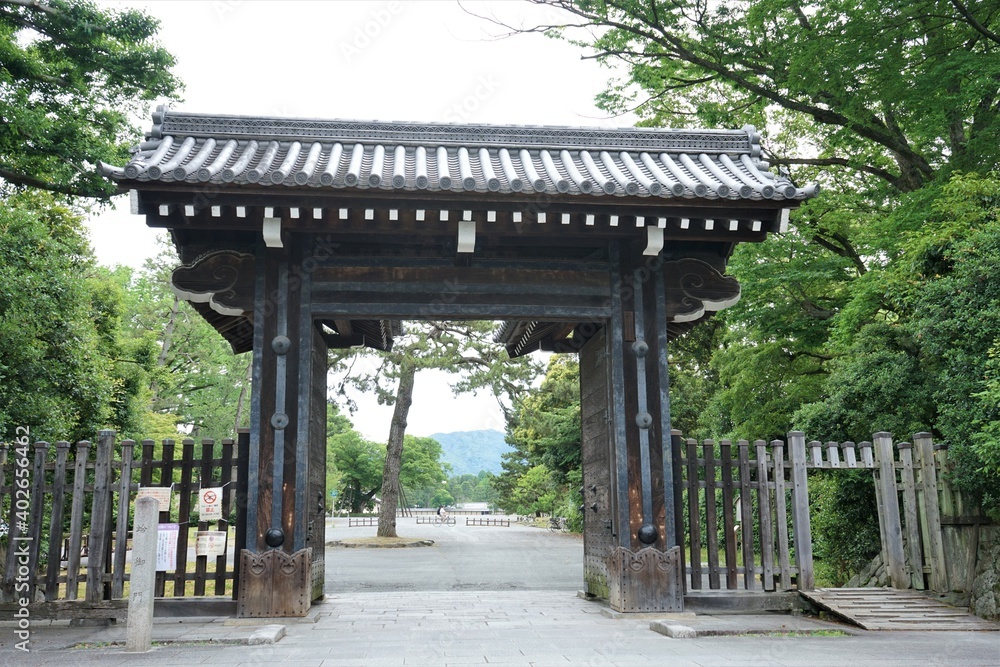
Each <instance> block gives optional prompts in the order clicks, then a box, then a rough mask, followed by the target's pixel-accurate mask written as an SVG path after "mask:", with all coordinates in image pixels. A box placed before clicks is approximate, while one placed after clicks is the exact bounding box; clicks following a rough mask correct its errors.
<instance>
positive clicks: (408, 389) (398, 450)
mask: <svg viewBox="0 0 1000 667" xmlns="http://www.w3.org/2000/svg"><path fill="white" fill-rule="evenodd" d="M416 374H417V369H416V366H414V365H413V362H412V361H410V360H409V359H405V358H404V359H403V361H402V363H401V364H400V367H399V386H397V387H396V407H395V409H394V410H393V411H392V424H391V425H390V426H389V443H388V445H387V446H386V448H385V467H384V468H383V469H382V507H381V509H380V510H379V513H378V533H377V534H378V536H379V537H396V508H397V507H398V505H399V469H400V467H401V466H402V460H403V434H405V433H406V415H407V414H408V413H409V412H410V405H411V404H412V403H413V380H414V378H415V376H416Z"/></svg>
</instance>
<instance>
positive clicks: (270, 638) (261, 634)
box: [247, 625, 285, 646]
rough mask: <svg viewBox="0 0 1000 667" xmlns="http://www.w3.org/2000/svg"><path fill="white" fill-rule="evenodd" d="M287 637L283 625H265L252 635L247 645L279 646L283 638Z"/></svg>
mask: <svg viewBox="0 0 1000 667" xmlns="http://www.w3.org/2000/svg"><path fill="white" fill-rule="evenodd" d="M284 636H285V626H283V625H265V626H264V627H262V628H259V629H258V630H256V631H255V632H254V633H252V634H251V635H250V637H249V639H247V644H249V645H250V646H259V645H261V644H277V643H278V641H280V640H281V638H282V637H284Z"/></svg>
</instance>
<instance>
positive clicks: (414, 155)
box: [101, 107, 817, 201]
mask: <svg viewBox="0 0 1000 667" xmlns="http://www.w3.org/2000/svg"><path fill="white" fill-rule="evenodd" d="M153 122H154V125H153V128H152V130H151V131H150V134H149V137H148V138H147V140H146V141H144V142H142V143H141V144H140V145H139V146H137V147H136V150H135V153H134V154H133V157H132V159H131V160H130V161H129V162H128V164H126V165H125V166H124V168H119V167H114V166H111V165H104V164H102V165H101V170H102V172H103V173H104V174H105V175H106V176H108V177H110V178H112V179H115V180H118V181H129V180H131V181H139V182H148V181H159V182H164V183H167V182H187V183H198V182H202V183H204V182H212V183H220V184H222V183H233V184H245V183H254V184H257V185H260V186H285V187H295V186H300V187H301V186H312V187H317V188H353V189H359V190H364V189H382V190H404V191H405V190H410V191H412V190H428V191H432V192H433V191H453V192H459V191H470V192H472V191H475V192H496V193H510V192H524V191H529V192H530V191H536V192H545V193H550V194H569V195H580V196H584V195H586V196H598V197H603V196H609V195H610V196H616V197H624V196H640V197H650V196H651V197H658V198H674V197H682V198H701V199H724V200H734V201H735V200H741V199H751V200H763V199H770V200H777V201H781V200H786V199H793V200H801V199H806V198H808V197H811V196H813V195H815V194H816V192H817V186H815V185H811V186H808V187H805V188H797V187H795V186H794V185H793V184H792V183H791V182H790V181H788V179H786V178H784V177H783V176H776V175H774V174H772V173H770V172H769V171H768V169H767V165H766V164H765V163H763V162H761V161H760V137H759V135H758V134H757V132H756V131H755V130H754V129H753V128H752V127H750V126H747V127H744V128H743V129H741V130H734V131H719V130H698V131H695V130H656V129H645V128H627V129H621V130H604V129H597V128H569V127H528V126H489V125H446V124H426V123H403V122H375V121H371V122H360V121H344V120H311V119H294V118H267V117H244V116H216V115H204V114H193V113H182V112H176V111H169V110H165V109H163V108H162V107H161V108H160V109H158V110H157V111H156V112H154V113H153Z"/></svg>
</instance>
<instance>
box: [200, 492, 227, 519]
mask: <svg viewBox="0 0 1000 667" xmlns="http://www.w3.org/2000/svg"><path fill="white" fill-rule="evenodd" d="M221 518H222V487H221V486H220V487H218V488H214V489H202V490H201V491H199V492H198V520H199V521H215V520H217V519H221Z"/></svg>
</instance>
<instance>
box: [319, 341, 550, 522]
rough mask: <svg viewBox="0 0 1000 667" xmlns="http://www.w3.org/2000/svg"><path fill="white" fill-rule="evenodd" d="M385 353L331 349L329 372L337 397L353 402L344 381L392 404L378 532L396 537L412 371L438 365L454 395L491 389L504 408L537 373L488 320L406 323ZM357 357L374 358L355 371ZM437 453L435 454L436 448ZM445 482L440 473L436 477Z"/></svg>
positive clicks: (413, 377) (436, 367) (533, 366)
mask: <svg viewBox="0 0 1000 667" xmlns="http://www.w3.org/2000/svg"><path fill="white" fill-rule="evenodd" d="M404 327H405V329H406V330H405V332H404V333H403V335H401V336H398V337H397V338H396V339H395V341H394V343H393V348H392V350H391V351H389V352H374V351H372V350H369V349H367V348H365V349H363V350H360V351H352V352H350V353H347V354H343V353H339V354H338V353H336V352H334V353H333V356H334V371H335V372H337V373H340V374H341V378H342V379H341V381H340V383H339V386H338V389H337V390H336V393H337V395H338V396H339V397H340V398H341V399H342V400H344V401H345V402H347V404H348V407H349V408H353V404H352V402H351V400H350V398H349V396H348V394H347V391H346V387H347V385H348V384H350V385H353V386H354V387H355V388H357V389H360V390H361V391H365V392H372V393H374V394H375V396H376V397H377V398H378V401H379V402H380V403H383V404H386V405H393V406H394V411H393V416H392V422H391V424H390V428H389V440H388V443H387V445H386V455H385V465H384V467H383V474H382V489H381V498H382V505H381V510H380V513H379V528H378V535H379V536H380V537H395V536H396V521H395V517H396V509H397V504H398V502H399V491H400V488H401V487H400V482H401V477H400V475H401V466H402V463H401V462H402V461H404V460H405V457H406V448H405V447H406V443H407V442H408V440H407V439H406V438H405V433H406V426H407V423H406V418H407V414H408V413H409V410H410V405H411V404H412V398H413V388H414V384H415V381H416V374H417V372H418V371H419V370H421V369H429V368H433V369H439V370H444V371H448V372H451V373H455V374H456V375H457V378H458V379H457V381H456V382H455V384H454V385H453V389H454V390H455V392H456V393H459V392H473V393H474V392H476V391H478V390H483V389H485V390H490V391H492V392H493V395H494V397H496V399H497V400H498V401H499V402H500V405H501V407H503V408H504V410H505V411H508V410H509V409H510V408H509V407H508V406H509V405H510V404H511V402H512V401H513V397H514V396H518V395H519V394H520V393H522V392H523V391H524V390H525V389H527V387H528V385H529V384H530V382H531V381H532V380H533V379H534V378H535V376H536V375H537V374H538V369H537V367H536V364H535V363H534V362H533V360H531V359H530V358H521V359H517V360H511V359H510V358H509V357H508V356H507V352H506V350H505V349H504V348H503V347H502V346H501V345H498V344H497V343H495V342H494V341H493V329H494V326H493V323H491V322H463V323H450V322H437V321H426V322H406V323H404ZM360 357H367V358H369V359H371V358H372V357H374V358H376V359H377V365H376V366H375V367H374V369H372V370H369V371H360V370H355V366H356V364H357V363H358V360H359V358H360ZM438 447H439V454H440V446H438ZM440 479H441V481H444V477H443V476H441V477H440Z"/></svg>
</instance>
